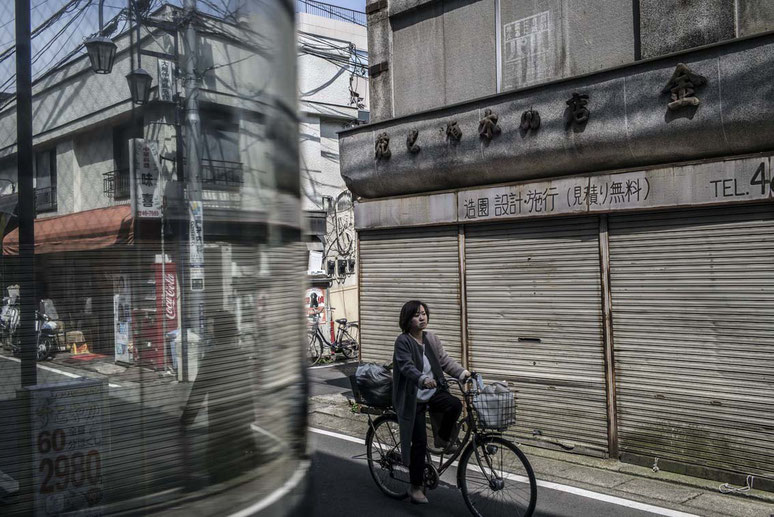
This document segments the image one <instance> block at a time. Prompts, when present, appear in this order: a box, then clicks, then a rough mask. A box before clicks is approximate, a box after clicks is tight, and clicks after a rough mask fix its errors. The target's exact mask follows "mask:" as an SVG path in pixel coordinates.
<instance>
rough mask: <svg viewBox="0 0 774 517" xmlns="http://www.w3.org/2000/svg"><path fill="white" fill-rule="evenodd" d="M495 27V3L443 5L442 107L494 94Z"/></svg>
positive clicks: (464, 0) (458, 0) (455, 0)
mask: <svg viewBox="0 0 774 517" xmlns="http://www.w3.org/2000/svg"><path fill="white" fill-rule="evenodd" d="M494 26H495V0H480V1H478V2H472V3H471V2H470V1H468V0H447V1H446V2H444V4H443V37H444V44H443V47H444V60H445V63H446V65H445V67H444V68H445V69H444V75H445V91H444V94H445V102H444V104H446V105H448V104H456V103H458V102H463V101H467V100H470V99H475V98H478V97H481V96H483V95H492V94H494V93H495V92H496V91H497V57H496V55H495V54H496V49H497V40H496V38H495V31H494V30H492V28H493V27H494ZM426 94H430V95H432V93H431V92H426Z"/></svg>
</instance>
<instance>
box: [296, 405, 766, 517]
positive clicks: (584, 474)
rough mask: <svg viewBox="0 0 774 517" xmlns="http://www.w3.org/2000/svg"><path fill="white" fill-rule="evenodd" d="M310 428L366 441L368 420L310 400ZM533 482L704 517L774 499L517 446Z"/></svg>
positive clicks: (756, 516) (755, 512) (762, 515)
mask: <svg viewBox="0 0 774 517" xmlns="http://www.w3.org/2000/svg"><path fill="white" fill-rule="evenodd" d="M309 403H310V415H309V425H310V426H311V427H316V428H322V429H326V430H329V431H334V432H337V433H342V434H346V435H349V436H353V437H357V438H361V439H363V438H365V434H366V431H367V429H368V419H367V417H366V416H365V415H361V414H358V413H353V412H352V406H351V404H350V402H349V401H348V400H347V398H346V397H345V396H344V395H342V394H335V395H318V396H315V397H312V398H310V400H309ZM521 449H522V450H523V451H524V452H525V454H526V455H527V457H528V458H529V460H530V464H531V465H532V467H533V469H534V471H535V476H536V477H537V479H538V480H540V481H550V482H554V483H560V484H562V485H569V486H573V487H578V488H583V489H587V490H591V491H594V492H597V493H602V494H608V495H612V496H617V497H622V498H625V499H629V500H635V501H639V502H642V503H646V504H651V505H654V506H658V507H660V508H670V509H672V510H676V511H682V512H687V513H692V514H696V515H702V516H707V517H721V516H724V517H727V516H733V517H740V516H743V517H769V516H770V515H772V514H774V494H771V493H768V492H761V491H759V490H752V491H750V492H747V493H741V494H721V493H719V492H718V486H719V483H718V482H717V481H708V480H704V479H699V478H692V477H689V476H683V475H679V474H671V473H669V472H664V471H659V472H653V470H652V469H649V468H646V467H637V466H634V465H629V464H625V463H621V462H619V461H616V460H610V459H599V458H591V457H587V456H580V455H577V454H570V453H566V452H558V451H552V450H547V449H539V448H535V447H529V446H524V445H522V446H521Z"/></svg>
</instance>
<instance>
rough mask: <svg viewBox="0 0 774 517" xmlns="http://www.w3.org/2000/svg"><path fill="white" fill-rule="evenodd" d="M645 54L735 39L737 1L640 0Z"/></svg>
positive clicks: (668, 51) (643, 55)
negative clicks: (735, 3) (735, 7)
mask: <svg viewBox="0 0 774 517" xmlns="http://www.w3.org/2000/svg"><path fill="white" fill-rule="evenodd" d="M640 32H641V35H642V57H643V58H649V57H657V56H661V55H664V54H669V53H671V52H677V51H679V50H684V49H688V48H693V47H698V46H701V45H707V44H709V43H715V42H716V41H722V40H727V39H731V38H733V37H734V36H735V27H734V3H733V2H729V1H728V0H702V1H701V2H686V1H685V0H640Z"/></svg>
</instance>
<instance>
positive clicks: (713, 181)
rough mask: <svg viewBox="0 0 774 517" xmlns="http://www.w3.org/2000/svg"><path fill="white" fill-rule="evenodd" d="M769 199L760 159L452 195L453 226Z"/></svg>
mask: <svg viewBox="0 0 774 517" xmlns="http://www.w3.org/2000/svg"><path fill="white" fill-rule="evenodd" d="M772 198H774V178H772V173H771V158H770V157H768V156H763V157H758V158H745V159H740V160H728V161H723V162H716V163H711V164H710V163H705V164H696V165H685V166H675V167H669V168H666V169H651V170H647V171H635V172H622V173H613V174H600V175H583V176H576V177H570V178H560V179H555V180H548V181H542V182H534V183H523V184H519V185H509V186H502V187H491V188H483V189H477V190H465V191H461V192H458V193H457V221H458V222H475V221H479V220H492V219H512V218H518V217H535V216H544V215H554V214H577V213H603V212H617V211H621V210H636V209H644V208H666V207H680V206H696V205H715V204H722V203H730V202H741V201H757V200H766V199H772Z"/></svg>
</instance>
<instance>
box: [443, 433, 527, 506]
mask: <svg viewBox="0 0 774 517" xmlns="http://www.w3.org/2000/svg"><path fill="white" fill-rule="evenodd" d="M458 478H459V484H460V489H461V490H462V497H463V499H465V504H467V505H468V508H469V509H470V511H471V512H472V513H473V515H475V516H476V517H492V516H496V515H508V516H509V517H511V516H513V517H530V516H531V515H532V512H534V511H535V500H536V499H537V483H536V481H535V473H534V472H533V471H532V466H531V465H530V464H529V461H527V457H526V456H525V455H524V453H523V452H521V451H520V450H519V448H518V447H516V445H514V444H513V443H512V442H510V441H508V440H506V439H504V438H501V437H499V436H488V437H484V438H482V439H480V440H477V441H476V443H475V446H473V445H471V446H470V447H468V448H467V449H466V450H465V452H464V453H463V454H462V458H461V459H460V464H459V467H458Z"/></svg>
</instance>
